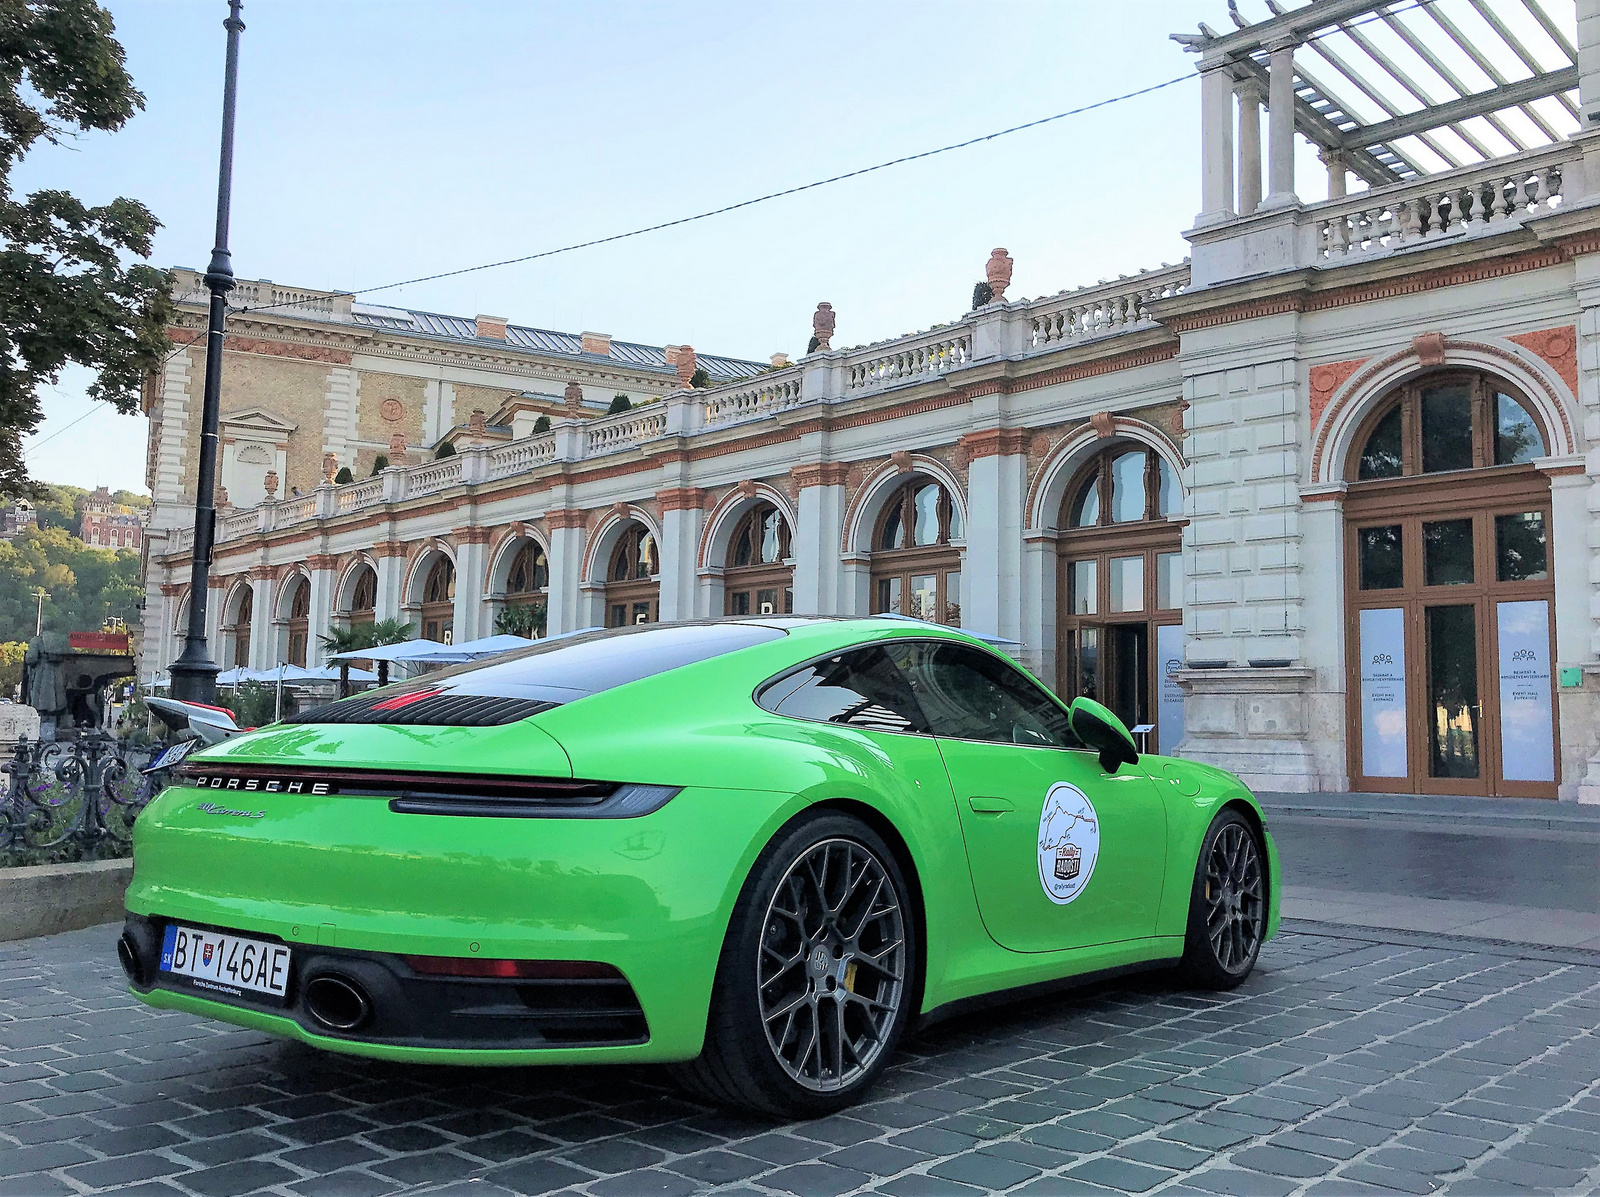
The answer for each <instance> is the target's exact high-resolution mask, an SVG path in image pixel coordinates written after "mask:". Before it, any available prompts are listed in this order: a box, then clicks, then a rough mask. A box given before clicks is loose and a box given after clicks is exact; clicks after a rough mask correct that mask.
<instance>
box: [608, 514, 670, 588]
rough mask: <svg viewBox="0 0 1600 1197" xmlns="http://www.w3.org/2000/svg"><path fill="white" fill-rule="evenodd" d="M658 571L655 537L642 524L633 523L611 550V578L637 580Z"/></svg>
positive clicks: (614, 579)
mask: <svg viewBox="0 0 1600 1197" xmlns="http://www.w3.org/2000/svg"><path fill="white" fill-rule="evenodd" d="M660 572H661V571H660V570H659V569H658V568H657V566H656V538H655V537H654V536H652V535H651V534H650V530H649V529H648V528H646V527H644V525H642V524H635V525H634V526H633V527H632V528H630V529H629V530H628V531H626V532H624V533H623V534H622V539H621V540H619V541H618V542H617V547H616V548H615V549H613V550H612V552H611V571H610V574H609V576H610V578H611V580H612V581H613V582H629V581H638V580H642V579H645V578H649V577H650V576H651V575H653V574H657V573H660Z"/></svg>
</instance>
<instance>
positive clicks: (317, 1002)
mask: <svg viewBox="0 0 1600 1197" xmlns="http://www.w3.org/2000/svg"><path fill="white" fill-rule="evenodd" d="M304 1000H305V1006H306V1013H307V1014H309V1015H311V1017H312V1019H313V1021H315V1022H317V1023H320V1024H321V1025H322V1026H325V1027H327V1028H328V1029H329V1030H332V1031H353V1030H355V1029H356V1028H357V1027H359V1026H360V1025H361V1024H362V1023H364V1022H366V1021H367V1018H368V1017H369V1016H370V1015H371V1014H372V1003H371V1002H370V1001H368V1000H367V995H366V993H365V992H364V991H363V990H362V988H361V986H359V985H357V984H356V983H355V982H354V981H351V980H349V979H348V978H346V977H341V976H339V975H337V974H335V973H324V974H322V975H321V976H318V977H313V978H311V980H309V981H307V982H306V991H305V998H304Z"/></svg>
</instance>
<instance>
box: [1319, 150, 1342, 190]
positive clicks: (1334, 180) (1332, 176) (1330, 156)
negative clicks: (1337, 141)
mask: <svg viewBox="0 0 1600 1197" xmlns="http://www.w3.org/2000/svg"><path fill="white" fill-rule="evenodd" d="M1317 157H1319V158H1321V159H1322V164H1323V165H1324V166H1326V167H1327V168H1328V198H1329V199H1343V198H1344V197H1345V195H1346V193H1347V192H1348V190H1349V185H1350V179H1349V175H1350V167H1349V165H1348V164H1347V163H1346V162H1345V157H1344V151H1343V150H1323V151H1322V153H1320V154H1318V155H1317Z"/></svg>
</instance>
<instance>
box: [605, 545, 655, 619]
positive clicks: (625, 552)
mask: <svg viewBox="0 0 1600 1197" xmlns="http://www.w3.org/2000/svg"><path fill="white" fill-rule="evenodd" d="M660 572H661V564H660V560H659V555H658V550H657V548H656V538H655V535H654V534H653V533H652V532H651V531H650V529H649V528H646V527H645V526H644V525H643V524H641V523H639V522H637V521H630V522H629V523H628V525H627V527H626V528H624V529H623V532H622V535H621V536H620V537H619V538H618V539H617V543H616V546H615V547H614V548H613V549H612V550H611V560H610V562H609V563H608V564H607V566H606V627H608V628H621V627H626V626H627V625H629V624H635V623H654V622H655V621H656V620H657V619H659V618H660V614H661V611H660V596H661V586H660V584H659V583H658V582H657V581H656V576H657V575H658V574H660Z"/></svg>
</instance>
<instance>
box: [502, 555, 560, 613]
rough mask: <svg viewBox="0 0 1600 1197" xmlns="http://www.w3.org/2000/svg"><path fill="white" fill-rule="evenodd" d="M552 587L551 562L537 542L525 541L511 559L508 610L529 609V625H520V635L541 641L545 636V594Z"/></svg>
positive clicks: (507, 594)
mask: <svg viewBox="0 0 1600 1197" xmlns="http://www.w3.org/2000/svg"><path fill="white" fill-rule="evenodd" d="M549 586H550V562H549V560H548V559H547V558H546V557H545V554H544V549H543V548H542V547H541V546H540V545H539V543H538V542H537V541H534V540H528V541H524V542H523V543H522V545H521V546H520V547H519V548H518V549H517V552H516V556H514V557H512V558H511V567H510V569H508V570H507V571H506V607H507V608H508V609H511V608H526V609H527V611H528V612H529V614H528V615H526V616H523V617H522V618H523V619H524V620H527V621H528V622H526V623H525V624H524V623H518V624H517V625H516V628H515V630H516V632H517V634H519V635H524V634H525V635H530V636H534V637H539V636H542V635H544V632H545V620H546V613H547V612H548V610H549V606H548V599H547V597H546V595H545V591H546V590H548V589H549Z"/></svg>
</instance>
